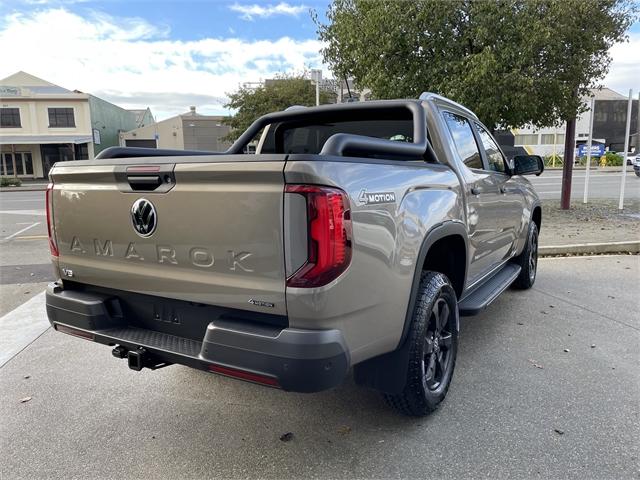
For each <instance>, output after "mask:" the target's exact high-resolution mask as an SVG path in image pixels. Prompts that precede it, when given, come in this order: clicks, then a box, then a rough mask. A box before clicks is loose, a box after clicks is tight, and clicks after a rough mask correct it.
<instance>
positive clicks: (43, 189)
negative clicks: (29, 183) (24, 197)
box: [0, 185, 47, 193]
mask: <svg viewBox="0 0 640 480" xmlns="http://www.w3.org/2000/svg"><path fill="white" fill-rule="evenodd" d="M46 191H47V186H46V185H44V186H42V187H39V186H33V187H3V188H0V193H4V192H46Z"/></svg>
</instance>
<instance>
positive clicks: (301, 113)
mask: <svg viewBox="0 0 640 480" xmlns="http://www.w3.org/2000/svg"><path fill="white" fill-rule="evenodd" d="M397 108H406V109H407V110H409V111H410V112H411V115H412V119H413V142H412V143H406V142H394V141H391V140H384V139H381V138H373V137H367V136H365V135H353V134H348V133H336V134H334V135H332V136H331V137H329V138H328V139H327V141H326V142H325V144H324V145H323V147H322V151H321V152H320V155H336V156H343V155H346V154H347V153H356V154H367V153H375V154H389V155H396V156H403V157H404V156H406V157H423V156H424V154H425V152H426V151H427V149H428V142H427V125H426V115H425V111H424V109H423V107H422V104H421V103H420V102H418V101H416V100H380V101H371V102H362V103H348V104H335V105H322V106H319V107H312V108H305V109H292V110H285V111H284V112H276V113H269V114H267V115H263V116H262V117H260V118H258V119H257V120H256V121H255V122H253V123H252V124H251V126H249V128H248V129H247V130H246V131H245V132H244V133H243V134H242V135H240V137H239V138H238V139H237V140H236V141H235V142H234V144H233V145H231V147H229V149H228V150H227V151H226V152H225V154H238V153H242V152H243V151H244V149H245V147H246V146H247V145H248V144H249V142H250V141H251V140H253V138H254V137H255V136H256V135H257V134H258V133H259V132H260V130H262V129H263V128H264V127H266V126H267V125H270V124H273V123H282V122H290V121H304V120H312V119H314V118H317V119H318V120H322V119H323V118H325V117H327V116H331V115H335V118H340V114H341V113H346V112H354V111H363V112H373V111H376V110H378V111H379V110H388V109H397Z"/></svg>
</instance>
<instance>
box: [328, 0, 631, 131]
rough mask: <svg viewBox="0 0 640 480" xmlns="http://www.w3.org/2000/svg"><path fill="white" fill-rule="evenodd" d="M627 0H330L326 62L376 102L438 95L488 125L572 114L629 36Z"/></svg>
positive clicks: (539, 122) (545, 121) (540, 122)
mask: <svg viewBox="0 0 640 480" xmlns="http://www.w3.org/2000/svg"><path fill="white" fill-rule="evenodd" d="M637 11H638V7H637V4H635V3H634V2H633V0H498V1H493V0H492V1H472V0H447V1H444V0H413V1H397V0H376V1H370V0H333V3H332V4H331V6H330V7H329V10H328V12H327V18H328V23H327V24H321V23H318V22H317V20H316V22H317V25H318V35H319V37H320V39H321V40H323V41H324V42H325V43H326V48H325V49H324V50H323V55H324V58H325V61H326V62H327V63H329V65H330V66H331V68H332V70H333V71H334V72H335V74H336V76H339V77H342V76H343V75H345V74H346V75H349V76H352V77H353V78H354V79H355V81H356V84H357V85H358V86H359V87H365V86H366V87H368V88H370V89H371V90H372V94H373V96H374V97H376V98H416V96H417V95H419V94H420V93H421V92H423V91H431V92H436V93H440V94H442V95H445V96H447V97H449V98H452V99H454V100H457V101H459V102H460V103H462V104H464V105H466V106H468V107H469V108H471V109H472V110H474V111H475V112H476V113H477V114H478V116H479V117H480V118H481V119H482V120H483V121H484V122H485V123H486V124H487V125H488V126H490V127H491V128H494V127H496V126H498V125H505V126H511V127H519V126H522V125H525V124H527V123H531V124H533V125H535V126H548V125H552V124H555V123H558V122H559V121H561V120H563V119H567V118H571V117H572V116H574V117H575V115H576V114H577V113H579V111H580V108H581V105H580V101H579V97H580V96H581V95H584V94H586V93H588V89H589V88H590V87H594V86H596V85H597V82H598V81H599V80H600V79H601V78H603V76H604V75H605V74H606V72H607V69H608V67H609V63H610V61H611V58H610V56H609V53H608V51H609V48H610V47H611V45H613V44H614V43H617V42H620V41H623V40H625V39H626V33H625V32H626V30H627V29H628V27H629V26H630V24H631V23H632V21H633V20H634V19H635V18H636V16H637Z"/></svg>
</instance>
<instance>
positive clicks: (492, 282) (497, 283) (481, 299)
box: [458, 263, 521, 316]
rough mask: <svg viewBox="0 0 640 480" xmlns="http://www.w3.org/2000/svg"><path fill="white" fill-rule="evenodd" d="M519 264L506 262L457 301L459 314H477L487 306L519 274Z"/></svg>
mask: <svg viewBox="0 0 640 480" xmlns="http://www.w3.org/2000/svg"><path fill="white" fill-rule="evenodd" d="M520 270H521V268H520V266H519V265H516V264H514V263H507V264H506V265H505V266H504V267H502V268H501V269H500V270H498V271H497V272H496V273H494V274H493V276H492V277H490V278H488V279H487V280H485V281H484V283H482V284H481V285H480V286H478V287H477V288H476V289H475V290H473V291H472V292H471V293H470V294H469V295H467V296H466V297H464V298H463V299H462V300H460V302H458V309H459V311H460V315H462V316H471V315H477V314H478V313H480V312H481V311H482V310H484V309H485V308H487V307H488V306H489V305H490V304H491V302H493V301H494V300H495V299H496V298H497V297H498V295H500V294H501V293H502V292H504V291H505V290H506V289H507V288H509V285H511V284H512V283H513V281H514V280H515V279H516V278H517V277H518V275H519V274H520Z"/></svg>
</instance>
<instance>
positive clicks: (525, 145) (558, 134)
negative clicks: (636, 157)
mask: <svg viewBox="0 0 640 480" xmlns="http://www.w3.org/2000/svg"><path fill="white" fill-rule="evenodd" d="M591 92H592V95H593V98H594V100H595V103H594V112H595V116H594V119H593V140H592V142H593V143H594V144H602V145H603V146H604V149H605V150H607V151H612V152H622V151H623V150H624V132H625V128H626V121H627V102H628V98H627V97H625V96H624V95H620V94H619V93H617V92H614V91H613V90H611V89H609V88H602V89H593V90H592V91H591ZM583 102H584V104H585V106H586V107H587V111H585V112H584V113H583V114H581V115H580V116H579V117H578V118H577V121H576V146H579V145H580V144H584V143H587V141H588V139H589V121H590V118H591V111H590V102H591V98H590V97H587V98H584V99H583ZM639 122H640V120H639V118H638V100H637V99H636V100H634V101H633V102H632V109H631V132H630V137H631V140H630V143H629V145H630V150H631V151H634V152H637V151H638V145H637V143H638V130H639V129H640V125H639ZM565 129H566V124H565V123H563V124H561V125H558V126H557V127H547V128H540V129H535V128H533V127H525V128H519V129H511V134H512V135H513V138H512V142H513V143H511V145H512V146H513V147H515V149H516V150H517V149H524V150H526V151H527V152H528V153H530V154H536V155H543V156H547V155H553V154H556V155H560V156H562V154H563V153H564V136H565ZM502 136H503V137H504V135H502ZM499 141H500V142H501V144H502V143H503V142H504V143H506V144H507V145H509V144H510V142H509V139H508V138H500V139H499Z"/></svg>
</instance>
